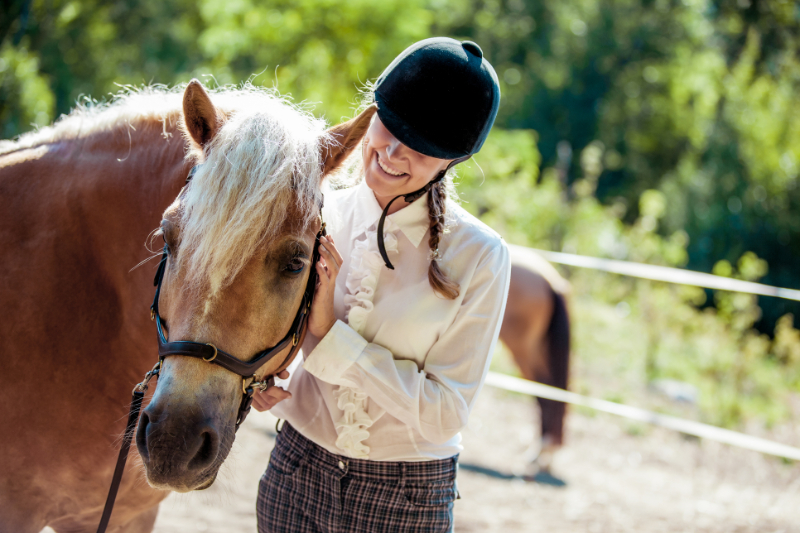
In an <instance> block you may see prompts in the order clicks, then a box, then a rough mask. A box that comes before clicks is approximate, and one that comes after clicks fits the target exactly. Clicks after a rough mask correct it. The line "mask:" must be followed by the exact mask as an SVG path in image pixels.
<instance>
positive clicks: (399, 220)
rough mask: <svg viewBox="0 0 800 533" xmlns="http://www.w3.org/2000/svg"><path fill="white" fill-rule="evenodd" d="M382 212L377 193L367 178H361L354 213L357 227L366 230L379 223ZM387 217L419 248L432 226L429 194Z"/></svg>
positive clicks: (357, 188)
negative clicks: (369, 184)
mask: <svg viewBox="0 0 800 533" xmlns="http://www.w3.org/2000/svg"><path fill="white" fill-rule="evenodd" d="M398 201H400V200H398ZM381 213H383V209H382V208H381V206H380V204H379V203H378V200H377V199H375V194H374V193H373V192H372V189H370V188H369V186H368V185H367V182H366V180H361V183H359V184H358V185H357V187H356V206H355V213H354V222H355V224H356V227H357V228H362V229H364V230H366V229H367V228H369V227H370V226H372V225H373V224H376V225H377V223H378V220H379V219H380V218H381ZM386 218H387V220H391V221H392V222H393V223H394V224H395V225H396V226H397V227H399V228H400V231H402V232H403V234H404V235H405V236H406V238H407V239H408V240H409V241H411V244H413V245H414V247H417V248H418V247H419V243H420V242H422V238H423V237H424V236H425V234H426V233H427V232H428V229H429V228H430V219H429V218H428V195H427V194H425V195H423V196H422V197H421V198H418V199H417V200H415V201H414V202H412V203H411V204H410V205H407V206H406V207H404V208H403V209H401V210H399V211H397V212H396V213H392V214H391V215H389V216H387V217H386Z"/></svg>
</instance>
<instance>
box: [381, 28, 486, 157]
mask: <svg viewBox="0 0 800 533" xmlns="http://www.w3.org/2000/svg"><path fill="white" fill-rule="evenodd" d="M375 101H376V103H377V104H378V117H380V119H381V122H383V124H384V126H386V128H387V129H388V130H389V131H390V132H391V133H392V135H394V136H395V137H397V139H398V140H399V141H400V142H402V143H403V144H405V145H406V146H408V147H409V148H411V149H412V150H416V151H417V152H420V153H421V154H425V155H428V156H431V157H436V158H439V159H459V160H463V159H466V158H468V157H469V156H471V155H472V154H475V153H477V152H478V151H479V150H480V149H481V147H482V146H483V143H484V141H485V140H486V136H487V135H488V134H489V130H491V129H492V124H494V119H495V117H496V116H497V108H498V107H499V105H500V85H499V83H498V82H497V74H496V73H495V71H494V69H493V68H492V65H491V64H489V62H488V61H486V59H484V58H483V52H482V51H481V49H480V47H479V46H478V45H477V44H475V43H473V42H471V41H464V42H463V43H462V42H459V41H456V40H455V39H450V38H449V37H434V38H431V39H425V40H423V41H419V42H418V43H415V44H413V45H411V46H409V47H408V48H406V49H405V50H404V51H403V53H401V54H400V55H399V56H397V58H396V59H395V60H394V61H392V63H391V64H390V65H389V66H388V67H386V70H384V71H383V74H381V76H380V78H378V81H377V83H376V84H375Z"/></svg>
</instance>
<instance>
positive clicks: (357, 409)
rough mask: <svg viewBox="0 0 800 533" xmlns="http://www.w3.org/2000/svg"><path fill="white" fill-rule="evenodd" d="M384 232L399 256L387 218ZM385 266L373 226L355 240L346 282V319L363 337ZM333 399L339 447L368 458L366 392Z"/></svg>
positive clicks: (341, 391)
mask: <svg viewBox="0 0 800 533" xmlns="http://www.w3.org/2000/svg"><path fill="white" fill-rule="evenodd" d="M383 229H384V245H385V247H386V252H387V253H388V254H396V253H397V235H396V232H397V230H398V229H399V228H398V227H397V225H396V224H395V223H394V222H392V221H391V220H389V219H387V220H386V222H385V225H384V228H383ZM383 266H384V264H383V258H382V257H381V254H380V251H379V250H378V231H377V228H376V224H372V225H371V226H370V227H369V228H368V229H367V231H366V233H365V234H364V235H362V238H360V239H358V240H356V241H355V245H354V247H353V255H352V266H351V267H350V272H349V273H348V275H347V280H346V282H345V286H346V287H347V293H346V294H345V296H344V304H345V312H346V315H345V320H346V321H347V323H348V324H349V325H350V327H351V328H353V329H354V330H355V331H356V333H358V334H359V335H362V336H363V335H364V328H365V326H366V322H367V317H368V316H369V314H370V313H371V312H372V310H373V309H374V307H375V306H374V304H373V299H374V298H375V290H376V289H377V288H378V281H379V279H380V276H381V271H382V270H383ZM334 396H335V398H336V401H337V404H338V407H339V409H341V410H342V411H343V414H342V418H341V419H340V420H339V421H338V422H336V433H337V434H338V438H337V439H336V446H337V447H338V448H340V449H341V450H342V451H343V452H344V453H345V454H346V455H348V456H350V457H354V458H358V459H367V458H368V457H369V446H366V445H365V444H364V441H365V440H366V439H367V437H369V431H368V429H369V427H370V426H372V418H370V416H369V414H368V413H367V402H368V401H369V398H368V397H367V395H366V394H365V393H364V392H360V391H358V390H356V389H354V388H351V387H345V386H343V385H340V386H339V387H338V388H337V389H336V390H335V391H334Z"/></svg>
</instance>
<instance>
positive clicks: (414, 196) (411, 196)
mask: <svg viewBox="0 0 800 533" xmlns="http://www.w3.org/2000/svg"><path fill="white" fill-rule="evenodd" d="M470 157H472V156H471V155H468V156H465V157H460V158H458V159H454V160H452V161H450V164H449V165H447V168H446V169H444V170H442V171H441V172H439V174H437V175H436V177H435V178H433V179H432V180H431V181H429V182H428V183H427V184H425V186H424V187H422V188H421V189H417V190H416V191H414V192H410V193H408V194H400V195H398V196H395V197H394V198H392V199H391V200H390V201H389V203H388V204H386V207H384V208H383V213H381V218H380V220H378V251H379V252H380V253H381V257H382V258H383V262H384V263H386V268H388V269H389V270H394V265H392V262H391V261H389V255H388V254H387V253H386V245H385V244H384V242H383V225H384V223H385V222H386V215H388V214H389V208H390V207H392V204H393V203H394V201H395V200H397V199H398V198H400V197H401V196H402V197H403V200H405V201H406V202H408V203H411V202H414V201H416V200H418V199H419V198H420V197H422V195H423V194H425V193H427V192H428V191H430V190H431V187H433V186H434V185H436V184H437V183H439V182H440V181H442V180H443V179H444V176H445V174H447V171H448V170H450V169H451V168H452V167H453V166H455V165H457V164H459V163H461V162H463V161H466V160H467V159H469V158H470Z"/></svg>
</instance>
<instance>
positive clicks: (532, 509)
mask: <svg viewBox="0 0 800 533" xmlns="http://www.w3.org/2000/svg"><path fill="white" fill-rule="evenodd" d="M533 412H534V409H533V407H532V405H531V402H530V401H529V400H528V399H527V398H522V397H520V396H516V395H510V394H507V393H503V392H501V391H497V390H494V389H491V388H488V387H487V388H486V389H485V390H484V391H483V393H482V396H481V397H480V399H479V400H478V403H477V405H476V407H475V410H474V412H473V415H472V417H471V420H470V427H469V428H468V429H467V430H466V431H465V432H464V446H465V449H464V452H463V453H462V455H461V461H460V462H461V468H460V471H459V476H458V486H459V490H460V492H461V495H462V499H461V500H458V501H457V502H456V505H455V516H456V531H457V532H494V531H497V532H515V531H532V532H538V531H542V532H547V533H561V532H565V533H566V532H570V533H573V532H588V533H605V532H608V533H612V532H613V533H621V532H637V533H638V532H647V533H649V532H687V533H692V532H698V533H699V532H703V533H705V532H720V533H722V532H725V533H732V532H735V533H743V532H753V533H756V532H758V533H779V532H782V533H789V532H798V533H800V464H794V465H792V464H787V463H784V462H782V461H780V460H777V459H774V458H770V457H766V456H762V455H760V454H757V453H754V452H749V451H746V450H740V449H736V448H731V447H729V446H725V445H721V444H716V443H712V442H705V441H703V442H701V441H698V440H696V439H688V438H686V437H683V436H681V435H679V434H676V433H674V432H670V431H667V430H661V429H657V428H650V427H643V426H633V425H630V424H629V423H627V422H625V421H624V420H622V419H619V418H616V417H612V416H611V415H597V416H591V415H590V414H586V413H577V412H574V413H572V414H571V415H570V416H569V419H568V425H567V439H568V445H567V446H566V447H565V448H564V449H563V450H562V451H561V452H560V453H559V454H558V455H557V456H556V459H555V462H554V465H553V473H554V474H555V475H556V476H558V478H560V479H561V480H563V482H564V483H565V485H563V486H557V485H552V484H545V483H536V482H526V481H524V480H523V479H522V477H521V476H522V475H523V474H524V473H525V470H526V462H525V459H524V457H525V454H526V450H528V449H529V447H530V445H531V441H532V440H533V436H534V432H533V418H534V415H533V414H532V413H533ZM274 426H275V419H274V418H273V417H272V416H271V415H269V414H267V413H264V414H261V413H254V414H252V415H251V416H250V418H249V419H248V420H247V422H246V423H245V425H244V426H243V427H242V429H241V430H240V431H239V435H238V437H237V439H236V443H235V445H234V448H233V450H232V452H231V456H230V458H229V459H228V461H227V462H226V463H225V465H224V466H223V471H222V472H221V474H220V477H219V478H218V481H217V482H216V483H215V484H214V486H212V487H211V488H210V489H208V490H206V491H203V492H196V493H191V494H173V495H171V496H170V497H169V498H168V499H167V500H166V501H164V502H163V503H162V504H161V509H160V513H159V515H158V520H157V522H156V528H155V532H156V533H184V532H195V531H200V532H203V531H210V532H216V533H234V532H235V533H252V532H255V531H256V520H255V498H256V491H257V486H258V479H259V477H260V476H261V474H262V472H263V470H264V468H265V466H266V464H267V461H268V459H269V452H270V450H271V449H272V446H273V444H274V437H275V428H274ZM779 436H780V438H781V440H783V441H784V442H786V443H787V444H793V445H795V446H797V445H799V444H800V431H788V432H787V431H784V432H782V433H781V434H780V435H779Z"/></svg>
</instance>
